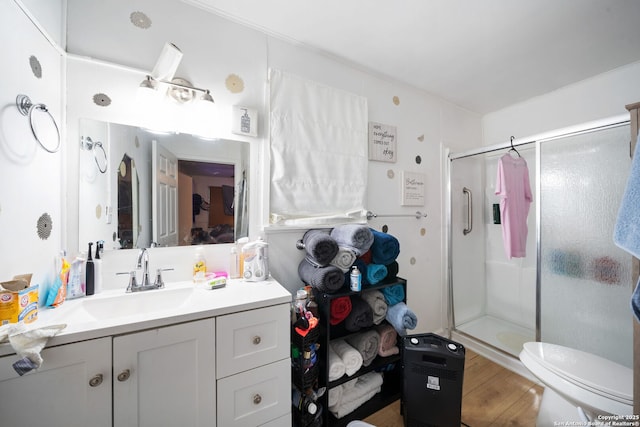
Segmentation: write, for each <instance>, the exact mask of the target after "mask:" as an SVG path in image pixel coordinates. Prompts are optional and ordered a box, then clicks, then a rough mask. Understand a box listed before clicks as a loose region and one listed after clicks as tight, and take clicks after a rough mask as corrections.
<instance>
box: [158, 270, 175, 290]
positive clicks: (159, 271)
mask: <svg viewBox="0 0 640 427" xmlns="http://www.w3.org/2000/svg"><path fill="white" fill-rule="evenodd" d="M163 271H173V268H158V269H157V270H156V282H155V283H154V284H153V286H154V287H156V288H164V280H162V272H163Z"/></svg>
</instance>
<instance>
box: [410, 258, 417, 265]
mask: <svg viewBox="0 0 640 427" xmlns="http://www.w3.org/2000/svg"><path fill="white" fill-rule="evenodd" d="M409 263H410V264H411V265H415V264H416V259H415V257H411V259H410V260H409Z"/></svg>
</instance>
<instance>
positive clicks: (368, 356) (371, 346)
mask: <svg viewBox="0 0 640 427" xmlns="http://www.w3.org/2000/svg"><path fill="white" fill-rule="evenodd" d="M347 342H348V343H349V344H351V346H353V348H355V349H356V350H358V351H359V352H360V354H361V355H362V366H369V365H370V364H371V362H373V359H375V358H376V356H377V355H378V350H379V347H380V335H379V334H378V331H376V330H375V329H369V330H368V331H364V332H362V333H359V334H355V335H350V336H349V337H347Z"/></svg>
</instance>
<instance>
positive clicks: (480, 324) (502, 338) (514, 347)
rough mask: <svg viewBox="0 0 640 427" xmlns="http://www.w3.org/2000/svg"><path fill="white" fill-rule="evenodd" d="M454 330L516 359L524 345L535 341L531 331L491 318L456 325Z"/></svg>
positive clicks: (481, 318)
mask: <svg viewBox="0 0 640 427" xmlns="http://www.w3.org/2000/svg"><path fill="white" fill-rule="evenodd" d="M456 329H457V330H458V331H459V332H462V333H464V334H467V335H469V336H471V337H474V338H475V339H477V340H480V341H482V342H485V343H486V344H489V345H491V346H493V347H495V348H497V349H499V350H502V351H504V352H505V353H508V354H510V355H512V356H514V357H518V355H519V354H520V351H521V350H522V346H523V344H524V343H526V342H529V341H535V340H536V334H535V331H534V330H533V329H527V328H524V327H522V326H520V325H516V324H513V323H511V322H508V321H506V320H502V319H498V318H496V317H493V316H482V317H479V318H477V319H474V320H471V321H469V322H466V323H463V324H461V325H458V326H457V327H456Z"/></svg>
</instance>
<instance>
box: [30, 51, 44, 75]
mask: <svg viewBox="0 0 640 427" xmlns="http://www.w3.org/2000/svg"><path fill="white" fill-rule="evenodd" d="M29 66H30V67H31V72H32V73H33V75H34V76H36V78H38V79H39V78H42V66H41V65H40V61H38V58H36V57H35V56H33V55H31V56H30V57H29Z"/></svg>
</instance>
